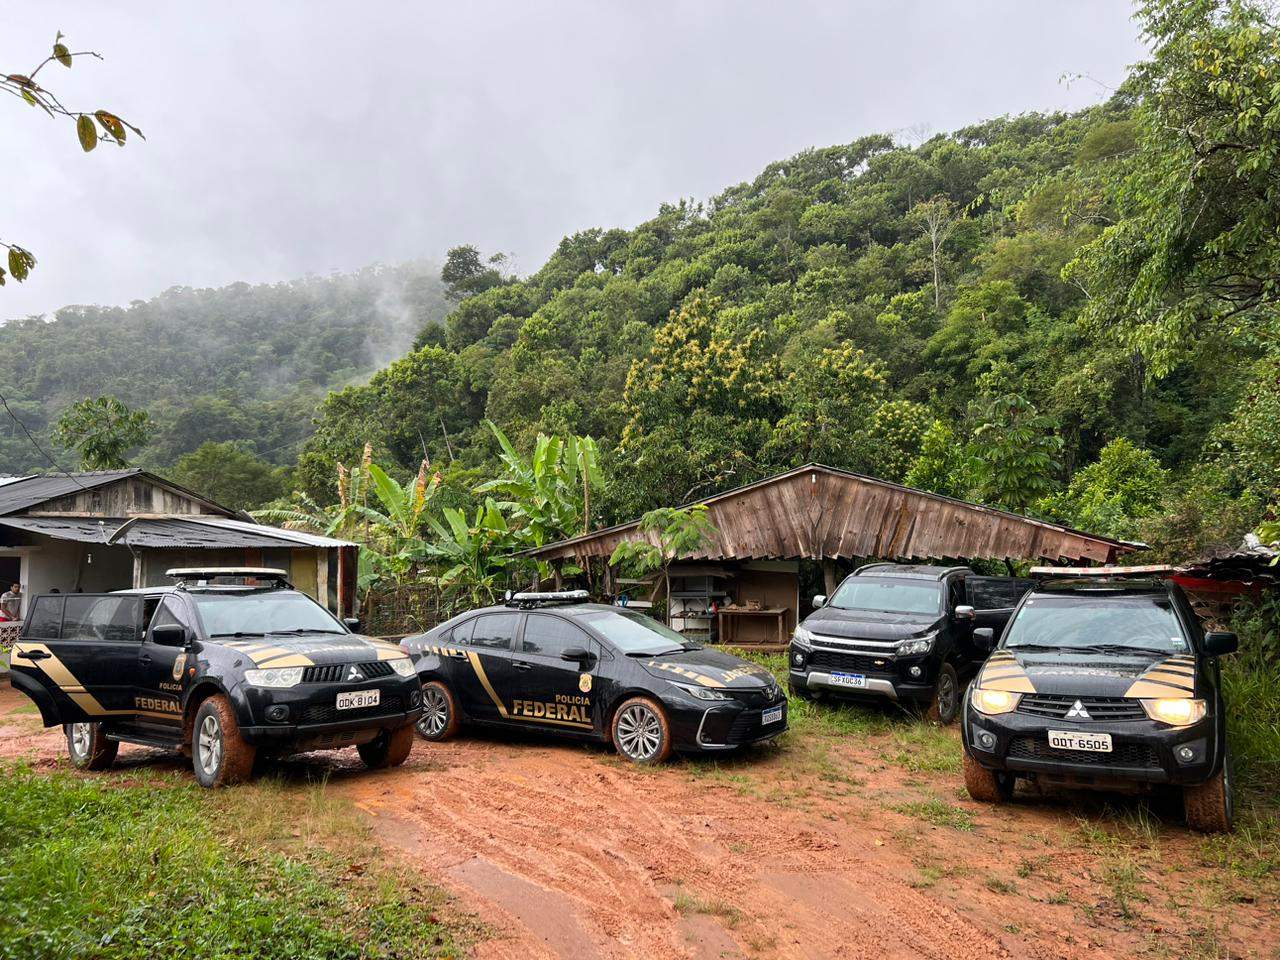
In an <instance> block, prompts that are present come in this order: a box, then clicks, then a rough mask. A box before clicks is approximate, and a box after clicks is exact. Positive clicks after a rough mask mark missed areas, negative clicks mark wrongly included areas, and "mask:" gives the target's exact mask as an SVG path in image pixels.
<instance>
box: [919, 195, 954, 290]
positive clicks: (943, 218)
mask: <svg viewBox="0 0 1280 960" xmlns="http://www.w3.org/2000/svg"><path fill="white" fill-rule="evenodd" d="M965 213H966V211H964V210H961V209H959V208H958V207H957V206H956V203H955V201H953V200H952V199H951V198H950V197H947V196H946V195H944V194H938V195H937V196H936V197H933V198H931V199H929V200H921V201H920V202H919V203H917V204H916V205H915V206H914V207H913V208H912V210H911V215H910V219H911V221H912V222H913V223H914V224H915V225H916V226H917V227H918V228H919V229H920V231H921V232H922V233H923V234H924V235H925V236H926V237H928V238H929V251H930V253H929V259H930V261H931V262H932V264H933V308H934V309H935V310H941V309H942V248H943V247H945V246H946V244H947V241H948V240H950V239H951V235H952V234H953V233H955V231H956V227H958V226H960V223H961V221H963V220H964V218H965Z"/></svg>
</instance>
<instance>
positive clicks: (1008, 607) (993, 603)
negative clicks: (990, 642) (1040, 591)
mask: <svg viewBox="0 0 1280 960" xmlns="http://www.w3.org/2000/svg"><path fill="white" fill-rule="evenodd" d="M1033 586H1035V581H1034V580H1028V579H1024V578H1022V577H979V576H969V577H966V578H965V590H966V591H967V593H968V595H969V601H968V602H969V606H971V607H973V609H974V620H973V625H974V626H975V627H990V628H991V629H992V630H994V631H995V635H996V637H997V638H998V637H999V636H1000V633H1001V631H1002V630H1004V628H1005V624H1007V623H1008V622H1009V618H1010V617H1011V616H1013V609H1014V607H1016V606H1017V605H1018V603H1019V601H1021V600H1022V598H1023V596H1024V595H1025V594H1026V592H1027V591H1028V590H1030V589H1031V588H1032V587H1033Z"/></svg>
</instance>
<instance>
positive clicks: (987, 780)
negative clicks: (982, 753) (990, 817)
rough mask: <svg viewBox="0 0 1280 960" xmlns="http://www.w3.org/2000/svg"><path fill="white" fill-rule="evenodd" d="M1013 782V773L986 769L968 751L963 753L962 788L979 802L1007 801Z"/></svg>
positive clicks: (1011, 794)
mask: <svg viewBox="0 0 1280 960" xmlns="http://www.w3.org/2000/svg"><path fill="white" fill-rule="evenodd" d="M1015 782H1016V781H1015V778H1014V776H1013V774H1011V773H1003V772H1001V771H999V770H988V769H987V768H986V767H984V766H983V765H982V764H980V763H979V762H978V761H977V760H975V759H973V757H971V756H969V754H968V753H966V754H965V755H964V788H965V789H966V790H968V791H969V796H971V797H972V798H973V799H974V800H977V801H978V802H979V803H1008V802H1009V801H1010V800H1012V799H1013V785H1014V783H1015Z"/></svg>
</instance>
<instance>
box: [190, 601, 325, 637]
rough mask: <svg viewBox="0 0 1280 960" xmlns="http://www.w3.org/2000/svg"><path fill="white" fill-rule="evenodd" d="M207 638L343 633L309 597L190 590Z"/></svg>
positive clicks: (322, 608)
mask: <svg viewBox="0 0 1280 960" xmlns="http://www.w3.org/2000/svg"><path fill="white" fill-rule="evenodd" d="M189 596H190V597H191V599H192V600H193V601H195V605H196V609H198V610H199V611H200V619H201V620H203V621H204V627H205V630H206V632H207V633H208V634H209V636H210V637H232V636H235V635H236V634H241V635H246V634H264V633H346V632H347V631H346V630H345V629H344V628H343V626H342V624H340V623H339V622H338V621H337V620H335V619H334V618H333V616H332V615H330V613H329V611H328V610H326V609H324V607H322V606H320V605H319V604H318V603H316V602H314V601H313V600H311V598H309V597H307V596H305V595H304V594H301V593H294V592H292V591H288V590H272V591H269V592H266V593H192V594H190V595H189Z"/></svg>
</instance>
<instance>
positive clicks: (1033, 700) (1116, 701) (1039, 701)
mask: <svg viewBox="0 0 1280 960" xmlns="http://www.w3.org/2000/svg"><path fill="white" fill-rule="evenodd" d="M1077 701H1079V703H1080V705H1081V706H1082V707H1084V709H1085V712H1086V713H1088V714H1089V716H1088V717H1072V718H1071V719H1072V720H1077V719H1078V720H1081V721H1083V722H1088V721H1089V720H1143V719H1145V718H1146V716H1147V712H1146V711H1145V710H1143V709H1142V704H1141V703H1139V702H1138V701H1137V700H1130V699H1127V698H1126V697H1071V696H1066V695H1058V694H1046V693H1029V694H1026V695H1024V696H1023V698H1022V700H1020V701H1019V702H1018V712H1019V713H1029V714H1032V715H1033V716H1037V717H1048V718H1049V719H1051V720H1062V719H1064V718H1065V717H1066V715H1067V713H1068V711H1070V710H1071V708H1072V707H1074V706H1075V704H1076V702H1077Z"/></svg>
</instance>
